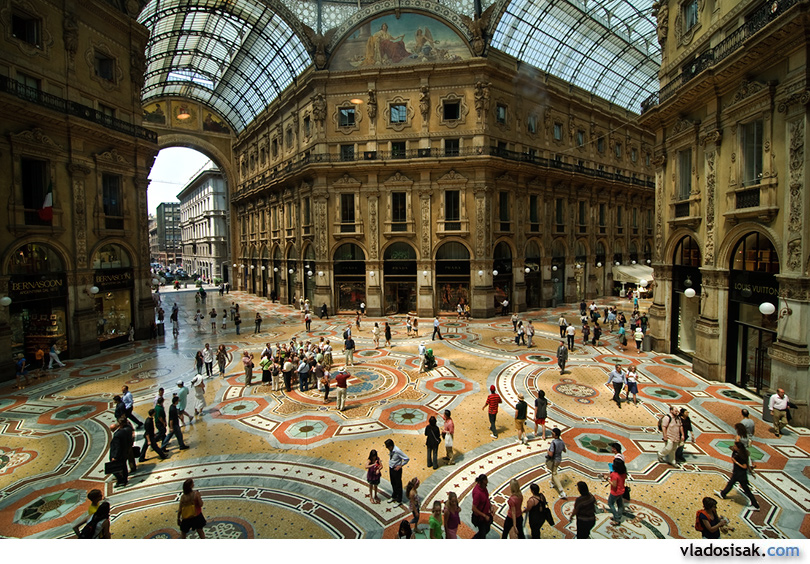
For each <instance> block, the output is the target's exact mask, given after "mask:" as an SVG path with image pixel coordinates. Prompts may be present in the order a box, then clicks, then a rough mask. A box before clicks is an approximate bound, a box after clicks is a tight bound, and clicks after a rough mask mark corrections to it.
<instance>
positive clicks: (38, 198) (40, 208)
mask: <svg viewBox="0 0 810 564" xmlns="http://www.w3.org/2000/svg"><path fill="white" fill-rule="evenodd" d="M48 169H49V166H48V161H43V160H40V159H29V158H26V157H22V158H21V159H20V180H21V185H22V186H21V188H22V195H23V207H24V208H25V212H24V213H25V224H26V225H51V222H52V217H53V212H52V208H53V195H52V194H51V191H50V175H49V174H48ZM47 200H50V201H47Z"/></svg>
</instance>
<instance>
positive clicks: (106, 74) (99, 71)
mask: <svg viewBox="0 0 810 564" xmlns="http://www.w3.org/2000/svg"><path fill="white" fill-rule="evenodd" d="M93 68H94V69H95V71H96V76H97V77H99V78H103V79H104V80H109V81H110V82H113V81H114V80H115V59H113V58H112V57H110V56H109V55H106V54H104V53H102V52H100V51H96V52H95V57H94V62H93Z"/></svg>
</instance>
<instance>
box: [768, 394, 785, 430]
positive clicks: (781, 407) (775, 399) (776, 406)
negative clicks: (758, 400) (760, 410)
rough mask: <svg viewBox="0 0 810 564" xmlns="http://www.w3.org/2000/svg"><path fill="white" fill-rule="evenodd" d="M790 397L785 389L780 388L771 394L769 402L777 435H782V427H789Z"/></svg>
mask: <svg viewBox="0 0 810 564" xmlns="http://www.w3.org/2000/svg"><path fill="white" fill-rule="evenodd" d="M789 402H790V399H789V398H788V397H787V395H786V394H785V390H783V389H782V388H779V389H778V390H776V393H775V394H774V395H772V396H771V399H770V401H769V402H768V409H769V410H770V412H771V415H772V416H773V432H774V434H775V435H776V436H777V437H781V436H782V429H783V428H785V427H787V424H788V422H787V410H788V403H789Z"/></svg>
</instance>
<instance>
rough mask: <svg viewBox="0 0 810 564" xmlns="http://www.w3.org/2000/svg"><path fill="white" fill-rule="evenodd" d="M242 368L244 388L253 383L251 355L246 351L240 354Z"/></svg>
mask: <svg viewBox="0 0 810 564" xmlns="http://www.w3.org/2000/svg"><path fill="white" fill-rule="evenodd" d="M242 366H244V368H245V386H250V384H251V383H252V382H253V353H251V352H248V350H247V349H245V350H244V351H243V352H242ZM288 391H289V390H288Z"/></svg>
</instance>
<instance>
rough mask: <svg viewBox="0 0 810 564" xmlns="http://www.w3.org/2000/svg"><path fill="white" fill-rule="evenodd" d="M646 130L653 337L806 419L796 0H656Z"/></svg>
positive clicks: (808, 391) (808, 309)
mask: <svg viewBox="0 0 810 564" xmlns="http://www.w3.org/2000/svg"><path fill="white" fill-rule="evenodd" d="M657 15H658V22H659V28H658V36H659V41H660V42H661V44H662V46H663V61H662V67H661V73H660V75H659V76H660V80H661V90H660V92H659V93H658V95H656V96H653V97H652V98H650V99H649V100H647V102H646V103H645V105H644V110H645V111H644V112H643V114H642V116H641V118H640V123H641V125H643V126H646V127H649V128H651V129H653V130H654V131H655V135H656V141H655V154H654V157H653V160H654V165H655V178H656V212H655V221H656V237H655V252H654V255H655V261H654V265H655V275H656V283H657V286H658V290H657V291H656V293H655V303H654V306H653V307H652V308H651V310H650V319H651V325H650V333H651V335H652V337H653V342H654V345H655V347H656V349H657V350H661V351H666V352H677V353H680V354H683V355H686V356H688V357H690V358H691V360H692V362H693V367H694V370H695V372H697V373H698V374H700V375H702V376H704V377H707V378H709V379H714V380H722V381H728V382H735V383H737V384H739V385H740V386H744V387H748V388H750V389H752V390H755V391H757V392H759V393H760V394H762V395H763V396H764V397H766V398H767V396H768V395H769V394H771V393H773V391H774V390H775V389H776V388H780V387H781V388H784V389H785V391H786V392H787V394H788V396H789V397H790V398H791V400H792V401H793V402H794V403H795V404H797V405H798V406H799V409H798V410H795V414H794V423H797V424H799V425H807V424H808V410H807V404H808V401H810V378H808V376H810V374H808V369H809V367H810V356H808V346H810V323H809V322H808V319H810V317H808V316H810V277H809V276H808V274H809V273H808V256H810V231H808V229H807V224H806V221H807V217H808V212H810V197H808V190H807V188H806V187H805V176H806V172H805V171H806V170H807V164H808V152H807V151H806V149H805V139H806V137H807V131H806V130H807V118H808V108H807V104H808V101H810V85H808V82H807V76H808V64H807V47H808V41H807V36H806V34H805V33H804V32H805V27H806V26H805V18H806V15H807V3H806V2H800V1H795V0H789V1H784V2H782V1H780V2H770V1H768V2H762V1H745V0H744V1H741V2H735V3H717V4H711V3H703V2H698V1H697V0H694V1H687V2H675V1H670V2H666V1H665V2H663V3H662V5H661V6H659V8H658V11H657Z"/></svg>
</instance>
